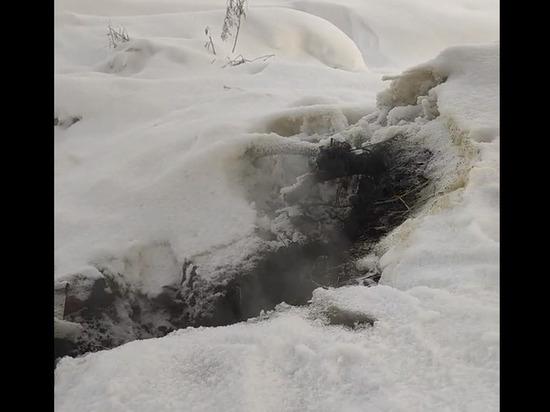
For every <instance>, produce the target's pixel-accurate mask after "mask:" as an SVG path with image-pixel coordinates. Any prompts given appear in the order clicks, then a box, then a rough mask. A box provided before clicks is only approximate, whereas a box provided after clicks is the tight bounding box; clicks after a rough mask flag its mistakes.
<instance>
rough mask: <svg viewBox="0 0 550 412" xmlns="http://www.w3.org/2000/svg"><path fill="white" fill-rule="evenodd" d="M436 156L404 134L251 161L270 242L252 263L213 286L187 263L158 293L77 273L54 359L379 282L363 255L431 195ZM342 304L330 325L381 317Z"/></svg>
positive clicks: (253, 189) (111, 276)
mask: <svg viewBox="0 0 550 412" xmlns="http://www.w3.org/2000/svg"><path fill="white" fill-rule="evenodd" d="M431 158H432V153H431V151H429V150H427V149H426V148H424V147H422V146H421V145H419V144H417V143H411V142H409V141H408V140H407V139H406V138H405V137H404V136H400V135H397V136H395V137H393V138H390V139H388V140H385V141H383V142H381V143H377V144H372V145H370V146H368V147H364V148H362V149H357V148H353V147H351V146H350V145H349V144H348V143H341V142H331V144H330V145H327V146H324V147H322V148H321V149H320V151H319V152H318V154H317V156H316V157H314V158H312V159H307V158H304V157H300V156H291V155H288V154H285V155H273V156H271V155H270V156H269V157H267V158H264V159H255V160H253V161H250V164H249V165H248V168H249V170H248V174H249V176H250V178H251V179H253V178H255V179H256V182H257V184H251V185H250V193H249V195H250V197H251V200H254V201H255V202H256V204H257V208H258V214H259V218H260V220H262V219H263V220H264V221H265V222H266V224H265V225H264V226H263V227H259V228H258V236H260V237H261V238H262V239H265V244H266V245H267V246H266V248H265V249H264V250H263V251H261V252H258V253H257V254H256V255H255V256H254V261H253V262H252V264H250V262H248V264H246V265H244V264H243V266H242V267H237V268H233V269H232V270H227V271H225V272H224V273H223V274H222V275H223V279H225V280H224V282H218V283H216V284H214V283H212V284H209V283H208V280H207V279H208V276H200V274H201V270H203V269H202V268H201V267H199V266H198V265H196V264H195V263H194V262H191V261H186V262H184V264H183V268H182V274H181V275H182V277H181V281H180V282H177V283H174V284H171V285H167V286H166V287H164V289H163V291H162V292H161V293H157V294H156V295H155V296H150V295H147V294H144V293H142V292H139V291H136V290H135V289H132V288H131V287H129V286H125V285H124V283H123V282H121V280H120V277H121V276H120V274H118V273H115V272H113V271H112V270H109V269H108V268H101V269H100V272H98V274H97V275H96V276H95V277H86V276H80V277H79V276H78V275H77V276H75V277H73V278H72V279H70V280H69V286H66V285H65V286H64V287H60V288H59V289H58V290H57V291H56V296H58V297H59V299H57V300H56V302H61V303H59V305H62V306H63V308H61V306H59V305H58V306H59V308H58V311H61V312H62V313H63V317H62V322H63V324H61V323H58V324H57V326H56V337H55V343H56V345H55V354H54V359H57V358H59V357H61V356H65V355H69V356H75V355H79V354H83V353H86V352H90V351H97V350H100V349H106V348H112V347H115V346H118V345H121V344H123V343H125V342H128V341H131V340H135V339H145V338H151V337H160V336H164V335H166V334H167V333H169V332H171V331H173V330H176V329H178V328H183V327H187V326H219V325H228V324H232V323H235V322H240V321H243V320H246V319H248V318H251V317H255V316H258V315H259V314H260V313H261V311H263V310H271V309H273V308H274V307H275V306H276V305H277V304H280V303H281V302H285V303H287V304H291V305H303V304H306V303H307V302H308V301H309V300H310V299H311V297H312V293H313V290H315V289H316V288H318V287H331V286H332V287H334V286H342V285H345V284H350V283H353V282H355V283H357V282H358V280H359V279H362V280H363V284H367V285H368V284H372V283H374V284H375V283H376V282H377V281H378V279H379V277H380V275H379V273H377V272H376V270H370V271H365V270H364V268H363V269H362V270H361V269H360V268H358V267H357V265H356V264H355V263H354V262H355V261H356V260H357V258H358V257H360V256H364V255H365V252H366V251H368V250H369V248H372V247H373V246H374V245H375V244H376V243H377V242H378V241H379V240H380V239H381V237H382V236H384V235H385V234H387V233H388V232H389V231H390V230H392V229H393V228H395V227H396V226H398V225H399V224H401V223H402V222H404V221H405V219H407V218H408V217H409V216H410V215H411V213H412V212H413V211H414V210H415V208H417V207H419V206H420V205H421V204H422V202H423V201H425V200H426V199H427V196H425V194H424V193H425V188H426V186H427V184H428V183H429V181H428V178H427V177H426V175H425V171H426V167H427V165H428V164H429V162H430V160H431ZM251 181H252V180H251ZM260 226H261V225H260ZM205 302H206V303H205ZM333 312H334V313H333ZM333 312H329V313H327V318H328V319H329V323H331V324H338V325H344V326H347V327H356V326H357V325H365V324H372V322H373V320H372V319H370V318H368V317H365V316H363V315H360V314H355V313H342V312H341V311H333Z"/></svg>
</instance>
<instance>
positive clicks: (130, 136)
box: [54, 0, 500, 412]
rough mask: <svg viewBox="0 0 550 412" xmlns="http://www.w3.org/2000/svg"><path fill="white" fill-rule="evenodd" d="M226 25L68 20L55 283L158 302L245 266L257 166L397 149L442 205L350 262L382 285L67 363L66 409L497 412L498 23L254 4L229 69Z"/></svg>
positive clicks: (106, 2)
mask: <svg viewBox="0 0 550 412" xmlns="http://www.w3.org/2000/svg"><path fill="white" fill-rule="evenodd" d="M442 3H444V4H442ZM224 15H225V1H223V0H187V1H185V0H159V1H151V0H96V1H94V2H82V1H77V0H56V1H55V25H54V28H55V96H54V97H55V109H56V112H55V116H56V122H57V123H56V124H57V125H56V127H55V135H54V139H55V274H54V276H55V279H56V281H59V282H62V281H63V280H64V279H66V278H67V277H68V276H70V275H72V274H75V273H87V274H89V275H90V276H92V277H93V276H94V273H97V269H96V268H98V267H104V266H105V265H109V266H111V267H113V268H115V269H116V271H117V272H118V273H122V274H124V276H125V277H126V279H127V281H128V282H133V283H135V285H138V287H139V288H141V289H142V290H143V291H144V292H146V293H150V294H155V293H158V292H159V291H160V289H161V288H162V286H163V285H166V284H169V283H171V282H174V281H177V280H178V277H179V276H181V266H182V263H183V262H184V261H185V260H186V259H189V258H193V259H195V260H196V261H200V262H202V263H204V264H205V265H210V266H212V267H223V265H225V264H231V262H232V261H238V260H239V259H242V257H243V256H246V255H247V253H251V252H253V251H254V250H255V248H257V247H258V239H257V237H256V235H255V231H256V229H257V228H258V227H260V226H262V225H270V224H274V223H273V222H266V221H265V218H264V217H262V216H261V214H260V213H259V207H260V206H259V205H257V204H256V202H254V201H253V200H251V199H250V196H249V192H250V188H251V185H252V183H251V182H252V181H253V179H254V176H250V175H249V174H247V173H246V171H245V168H246V164H248V163H247V162H249V161H250V160H249V157H250V156H251V153H252V154H256V155H265V154H269V153H285V152H287V153H297V152H300V153H307V152H309V151H314V150H315V148H316V145H317V144H319V143H321V144H322V143H323V142H326V141H327V140H328V139H330V138H331V137H332V138H335V139H339V140H343V139H347V140H350V141H354V142H361V141H362V140H365V139H366V140H368V141H369V142H376V141H381V140H384V139H387V138H388V137H390V136H392V135H395V134H398V133H401V134H404V135H406V136H408V137H409V138H410V139H411V140H413V141H414V140H415V139H416V141H419V142H423V144H429V146H430V147H431V148H432V150H433V152H434V153H435V155H436V156H435V158H436V159H437V160H436V161H435V162H434V164H433V166H432V169H431V170H430V171H429V173H430V174H431V176H432V177H433V178H434V181H435V182H436V184H434V186H433V196H432V197H431V198H430V201H429V202H427V203H426V205H425V206H424V207H423V208H422V210H420V211H418V213H416V214H415V215H413V216H411V217H410V218H409V219H408V220H406V221H405V222H404V223H403V224H402V225H401V226H399V227H398V228H397V229H395V230H394V231H392V232H391V233H390V234H389V235H388V236H386V237H385V238H384V239H383V240H382V241H381V242H380V244H379V245H378V246H377V248H376V250H374V251H372V252H371V253H370V254H369V255H368V256H364V257H363V258H360V259H359V260H358V261H357V266H358V267H364V268H365V269H371V268H372V267H377V268H378V270H379V271H380V272H381V275H382V276H381V279H380V282H379V284H378V285H376V286H373V287H365V286H359V285H357V286H347V287H342V288H334V289H324V288H319V289H317V290H315V292H314V294H313V297H312V300H311V303H310V304H309V305H308V306H305V307H291V306H289V305H286V304H284V303H283V304H281V305H279V306H278V307H277V308H276V309H275V310H274V311H273V312H268V313H264V314H262V315H261V316H259V317H258V318H254V319H250V320H249V321H247V322H244V323H240V324H234V325H231V326H226V327H217V328H194V329H192V328H188V329H183V330H178V331H175V332H173V333H171V334H170V335H168V336H166V337H164V338H158V339H148V340H142V341H133V342H130V343H127V344H125V345H123V346H120V347H118V348H115V349H111V350H106V351H102V352H97V353H91V354H88V355H85V356H82V357H80V358H75V359H73V358H69V357H65V358H63V359H61V360H60V362H59V363H58V364H57V367H56V370H55V410H56V411H59V412H72V411H75V410H85V411H102V412H107V411H113V412H115V411H117V412H118V411H136V412H146V411H147V412H148V411H155V412H159V411H204V412H206V411H209V412H210V411H251V412H252V411H254V412H256V411H266V412H268V411H269V412H271V411H274V412H275V411H297V412H298V411H327V412H332V411H346V412H347V411H349V412H352V411H361V412H370V411H372V412H378V411H403V412H405V411H407V412H412V411H418V412H425V411H429V412H440V411H468V412H474V411H475V412H477V411H479V412H490V411H495V412H496V411H498V410H499V409H500V404H499V397H500V394H499V391H500V386H499V374H500V372H499V371H500V364H499V345H500V339H499V297H500V294H499V206H500V201H499V190H500V189H499V148H500V130H499V43H498V35H499V2H498V1H496V0H492V1H490V0H484V1H479V0H477V1H473V0H452V1H447V2H441V1H437V0H415V1H405V0H384V1H382V0H372V1H363V0H350V1H344V0H330V1H329V0H326V1H322V0H294V1H290V0H288V1H285V0H271V1H267V0H250V1H249V2H248V8H247V17H246V19H245V20H244V21H243V25H242V28H241V31H240V33H239V38H238V42H237V46H236V50H235V52H233V53H232V52H231V49H232V46H233V38H231V39H230V41H227V42H223V41H222V40H221V39H220V32H221V27H222V23H223V19H224ZM109 27H111V28H112V29H114V30H118V32H119V33H122V32H123V30H124V32H125V33H127V34H128V37H129V40H128V41H118V42H117V43H116V46H115V44H112V43H110V40H109V37H108V36H107V34H108V32H109V30H108V28H109ZM206 27H208V28H209V31H208V33H209V35H210V36H211V38H212V42H213V44H214V47H215V53H214V52H213V50H212V48H211V47H210V48H209V47H206V45H207V43H208V41H209V38H208V34H207V33H206V32H205V28H206ZM239 59H240V60H239ZM239 62H240V63H241V64H238V63H239ZM279 172H280V173H285V171H284V170H281V171H279ZM274 179H275V178H274ZM268 183H269V182H268ZM265 190H271V188H270V187H269V186H268V187H266V188H265ZM330 311H339V312H352V313H360V314H363V315H365V316H368V317H369V318H372V319H373V320H374V322H373V324H372V325H370V324H366V325H357V326H356V327H354V328H351V327H346V326H342V325H336V324H332V323H331V322H330V321H329V320H328V317H327V313H329V312H330ZM71 327H72V326H71V325H68V326H67V327H66V328H65V329H63V330H64V331H65V332H66V333H73V330H72V329H71Z"/></svg>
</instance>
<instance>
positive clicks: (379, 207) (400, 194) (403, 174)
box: [315, 135, 433, 243]
mask: <svg viewBox="0 0 550 412" xmlns="http://www.w3.org/2000/svg"><path fill="white" fill-rule="evenodd" d="M432 155H433V154H432V152H431V151H429V150H428V149H425V148H423V147H421V146H418V145H416V144H414V143H411V142H409V141H408V140H407V139H406V138H405V137H404V136H402V135H397V136H395V137H393V138H391V139H388V140H386V141H383V142H380V143H376V144H373V145H371V146H368V147H366V148H364V149H360V150H357V149H353V148H352V147H351V146H350V145H349V144H348V143H340V142H331V144H330V145H328V146H327V147H325V148H322V149H321V152H320V154H319V156H318V157H317V161H316V163H317V170H316V171H315V174H316V179H317V181H319V182H323V181H326V180H332V179H337V178H341V177H346V176H354V175H360V179H359V183H358V184H357V186H356V188H355V193H354V194H353V195H352V196H351V197H350V207H351V208H350V212H349V214H348V215H347V217H346V218H345V221H344V225H343V228H342V232H343V234H344V235H345V236H346V237H347V238H348V239H349V241H350V242H355V241H357V240H358V239H362V240H368V241H369V242H370V243H374V242H376V241H378V240H379V239H380V237H381V236H383V235H384V234H386V233H388V232H389V231H390V230H391V229H393V228H395V227H396V226H397V225H399V224H400V223H402V222H403V221H404V220H405V219H406V218H407V216H408V214H409V212H410V211H411V210H412V209H413V207H416V206H417V200H418V198H419V197H418V194H419V192H420V189H421V188H422V187H423V186H424V185H425V184H426V183H427V180H428V179H427V178H426V176H425V173H424V172H425V170H426V166H427V164H428V162H429V161H430V159H431V158H432Z"/></svg>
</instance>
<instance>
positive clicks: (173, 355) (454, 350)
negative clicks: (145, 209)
mask: <svg viewBox="0 0 550 412" xmlns="http://www.w3.org/2000/svg"><path fill="white" fill-rule="evenodd" d="M498 53H499V48H498V45H485V46H476V47H461V48H458V49H449V50H446V51H444V52H443V53H441V55H440V56H438V57H437V58H435V59H433V60H432V61H430V62H427V63H426V64H423V65H420V66H418V67H414V68H412V69H411V70H409V71H406V72H405V73H403V75H402V76H398V77H396V78H395V79H394V80H393V82H394V83H392V87H390V88H389V89H388V91H387V92H384V93H381V94H380V101H379V104H380V107H381V111H380V114H379V115H378V116H379V122H378V123H374V124H373V125H372V127H373V133H372V138H373V139H377V138H378V139H383V138H384V136H386V137H387V136H388V135H390V134H392V133H398V132H400V131H401V132H408V133H411V136H413V135H415V136H417V137H416V138H417V139H423V140H425V141H431V143H432V145H433V148H434V150H436V152H437V150H440V152H439V153H438V155H439V156H441V160H440V161H439V164H438V165H436V166H434V170H433V171H432V173H434V174H437V173H440V174H442V175H445V174H450V173H448V172H449V171H454V173H455V176H453V178H452V179H451V178H449V179H450V180H448V181H446V180H444V179H443V178H441V181H442V183H441V184H440V186H437V187H436V188H435V189H437V190H438V192H437V194H436V196H435V197H434V199H435V200H434V201H433V202H431V203H429V204H428V205H427V206H426V207H425V208H424V209H423V210H422V211H420V213H418V214H417V215H416V216H415V217H413V218H411V219H409V220H408V221H407V222H406V223H404V224H403V225H402V226H401V227H399V229H398V230H396V231H395V232H393V233H392V234H391V235H390V236H388V237H387V238H386V239H385V240H384V241H383V242H382V243H381V245H380V246H379V248H378V249H377V250H376V251H375V252H376V254H377V256H374V257H373V256H372V255H368V256H365V257H364V258H363V259H359V260H358V264H360V265H361V264H363V265H364V264H365V261H367V260H368V262H367V263H366V264H367V266H368V268H372V267H373V266H377V267H378V268H379V269H380V270H381V272H382V277H381V280H380V284H379V285H378V286H374V287H363V286H349V287H343V288H338V289H328V290H327V289H317V290H315V292H314V295H313V297H312V300H311V304H310V305H309V306H308V307H302V308H292V307H288V306H287V305H284V304H282V305H279V307H278V308H277V309H276V310H275V311H273V312H270V313H267V314H263V315H261V316H260V317H258V318H256V319H251V320H249V321H248V322H246V323H241V324H235V325H231V326H228V327H222V328H196V329H191V328H189V329H183V330H179V331H176V332H173V333H172V334H170V335H168V336H166V337H164V338H162V339H150V340H146V341H134V342H130V343H128V344H125V345H123V346H120V347H118V348H115V349H113V350H109V351H104V352H99V353H94V354H89V355H87V356H84V357H82V358H80V359H71V358H64V359H62V360H61V361H60V362H59V364H58V366H57V368H56V372H55V373H56V387H55V402H56V410H58V411H70V410H73V409H74V408H76V407H77V405H82V404H83V403H84V404H86V405H90V406H93V408H97V409H101V410H109V411H119V410H120V411H122V410H127V409H131V410H136V411H152V410H155V411H159V410H160V411H162V410H166V411H169V410H174V409H175V408H178V407H181V405H186V408H187V409H188V410H192V411H222V410H223V411H242V410H266V411H296V410H305V411H327V412H328V411H333V410H335V409H342V410H345V411H373V412H374V411H380V410H387V411H418V412H420V411H423V412H424V411H440V410H446V409H452V410H468V411H474V410H476V411H477V410H479V411H481V410H483V411H497V410H498V407H499V306H498V305H499V282H498V253H499V242H498V195H499V187H498V175H499V169H498V168H499V166H498V142H499V138H498V136H497V135H494V134H493V135H492V136H491V138H490V139H489V141H481V142H477V141H475V140H473V138H472V137H475V136H476V135H475V133H474V134H472V133H471V131H472V130H475V128H476V125H477V123H476V121H475V120H473V119H471V118H468V116H467V114H468V113H471V110H474V109H475V108H476V107H477V110H480V112H479V116H477V118H479V119H480V121H482V122H483V124H484V125H486V126H487V127H489V128H490V130H492V131H493V132H494V131H496V130H498V123H494V122H495V120H496V119H498V117H497V116H495V113H494V112H491V110H492V109H495V107H498V106H495V105H494V104H486V105H484V106H483V107H478V106H476V105H477V104H478V102H477V101H476V100H475V99H474V100H469V101H466V99H465V98H463V96H465V95H466V93H467V90H463V88H467V87H472V88H473V89H476V87H477V86H478V83H476V79H477V81H478V82H480V83H483V84H487V85H488V87H487V88H482V89H481V90H482V91H483V93H484V95H483V97H482V100H483V101H485V102H493V103H494V99H495V93H496V91H495V87H496V85H497V84H498V83H497V82H493V81H490V80H489V79H487V77H488V76H489V75H490V74H491V73H492V75H493V76H494V72H492V70H493V69H494V67H495V66H494V61H495V60H496V59H498ZM481 56H483V58H481ZM459 57H460V61H462V62H466V63H465V64H464V65H462V66H461V65H455V64H454V59H456V58H459ZM468 62H469V63H468ZM435 78H437V79H440V80H438V81H434V79H435ZM468 78H469V79H470V81H467V79H468ZM477 90H479V89H477ZM423 94H424V95H423ZM388 96H390V97H392V96H393V97H392V99H390V100H387V98H388ZM413 97H414V98H413ZM428 97H431V98H432V100H431V102H430V105H435V106H436V107H435V109H437V110H439V109H441V111H442V113H441V114H440V115H438V116H437V117H436V118H433V119H430V116H425V117H423V118H416V119H413V120H410V119H409V120H407V121H403V123H400V124H395V125H390V126H389V127H385V126H383V123H384V119H385V120H386V121H387V118H388V116H389V113H391V110H392V109H393V108H396V107H406V106H408V105H409V104H408V103H410V102H411V101H417V102H418V101H419V100H420V101H422V99H425V98H428ZM455 98H456V99H457V101H458V102H459V104H458V105H457V106H455V107H453V106H452V105H451V104H450V102H452V101H453V100H454V99H455ZM480 98H481V97H480ZM411 99H412V100H411ZM388 101H389V102H391V106H393V107H392V109H390V110H385V108H389V107H390V106H388V107H385V106H384V104H385V103H387V102H388ZM400 104H401V105H403V106H399V105H400ZM417 104H420V106H421V103H417ZM430 107H431V106H430ZM432 108H433V107H432ZM435 109H434V110H435ZM437 110H436V111H435V113H437ZM451 120H452V121H451ZM280 139H282V138H280ZM483 140H486V139H483ZM265 141H267V140H265ZM228 146H231V145H229V144H228ZM269 147H271V146H269ZM269 147H268V149H269ZM226 150H229V152H231V150H233V151H234V153H235V152H238V151H239V149H235V148H234V146H233V149H231V148H230V147H227V148H226ZM209 153H210V152H209ZM224 153H225V150H224ZM447 153H458V154H462V158H461V156H460V155H458V156H457V159H458V160H457V159H455V158H454V157H449V158H446V156H447ZM218 156H219V157H217V159H221V158H224V157H225V156H227V155H226V154H224V155H221V154H220V155H218ZM448 159H451V160H452V161H453V162H455V163H453V164H451V165H447V163H449V162H448V161H447V160H448ZM200 160H201V158H198V159H197V160H196V161H197V162H200ZM454 169H459V171H460V172H461V173H462V175H463V177H462V178H460V179H462V180H460V179H459V180H460V182H461V184H457V182H456V180H457V179H458V178H459V177H457V176H456V173H457V172H456V170H454ZM217 173H218V172H216V173H215V174H214V175H209V174H207V175H206V176H207V177H208V179H210V180H211V181H214V182H215V181H216V179H215V176H216V175H217ZM204 183H206V182H204ZM224 195H225V196H227V193H225V194H224ZM208 212H209V213H212V212H213V211H212V210H210V211H208ZM210 235H213V234H210ZM334 312H336V313H344V314H345V313H348V314H349V313H352V314H362V315H363V316H364V318H366V319H372V320H373V324H372V326H369V325H368V324H362V325H361V324H356V325H354V326H351V327H350V326H345V325H342V324H334V323H333V322H332V321H331V317H330V316H329V314H330V313H334Z"/></svg>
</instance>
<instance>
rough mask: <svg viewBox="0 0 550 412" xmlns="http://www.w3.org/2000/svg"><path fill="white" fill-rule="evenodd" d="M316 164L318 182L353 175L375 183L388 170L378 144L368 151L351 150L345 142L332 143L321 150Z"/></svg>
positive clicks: (381, 149) (382, 149) (381, 146)
mask: <svg viewBox="0 0 550 412" xmlns="http://www.w3.org/2000/svg"><path fill="white" fill-rule="evenodd" d="M316 164H317V170H316V172H315V173H316V175H317V179H318V181H319V182H324V181H326V180H333V179H337V178H339V177H347V176H353V175H364V176H369V178H370V179H372V180H375V181H377V180H378V179H379V178H380V177H381V176H382V175H383V174H384V173H386V172H387V170H388V166H387V159H385V156H384V147H383V145H380V144H378V145H373V146H372V147H371V148H370V149H369V150H363V149H360V150H353V149H352V147H351V145H350V144H349V143H347V142H334V141H332V142H331V143H330V145H329V146H326V147H324V148H322V149H321V152H320V153H319V155H318V156H317V159H316Z"/></svg>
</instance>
